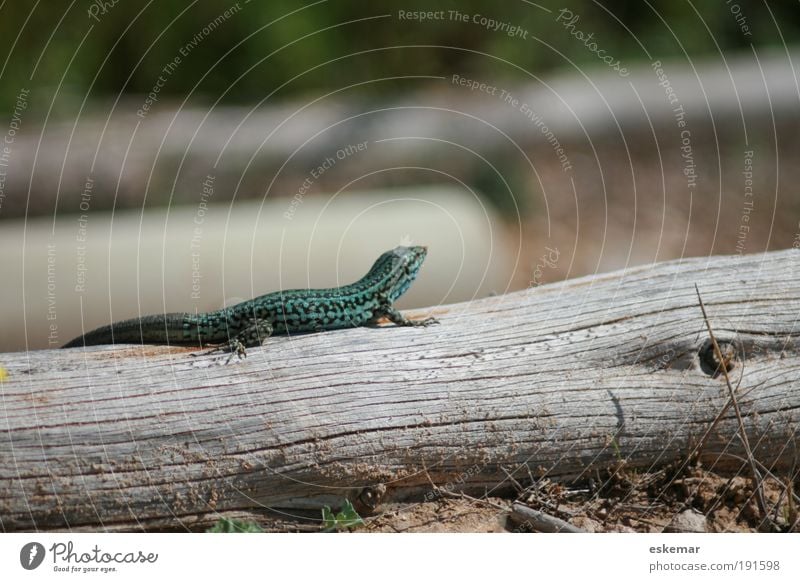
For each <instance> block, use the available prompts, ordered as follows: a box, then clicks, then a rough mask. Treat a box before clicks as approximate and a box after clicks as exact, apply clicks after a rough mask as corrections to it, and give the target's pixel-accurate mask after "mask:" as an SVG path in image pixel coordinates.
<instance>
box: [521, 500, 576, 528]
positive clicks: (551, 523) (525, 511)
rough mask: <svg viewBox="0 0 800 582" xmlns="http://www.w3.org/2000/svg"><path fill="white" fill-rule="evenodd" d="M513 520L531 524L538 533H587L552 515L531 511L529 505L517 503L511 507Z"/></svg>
mask: <svg viewBox="0 0 800 582" xmlns="http://www.w3.org/2000/svg"><path fill="white" fill-rule="evenodd" d="M511 518H512V519H513V520H514V521H516V522H518V523H522V524H525V523H527V524H530V526H531V527H532V528H533V529H535V530H536V531H540V532H544V533H586V530H584V529H581V528H579V527H576V526H574V525H572V524H571V523H568V522H566V521H564V520H563V519H558V518H557V517H553V516H552V515H548V514H546V513H542V512H541V511H536V510H535V509H531V508H530V507H528V506H527V505H522V504H521V503H515V504H514V505H512V506H511Z"/></svg>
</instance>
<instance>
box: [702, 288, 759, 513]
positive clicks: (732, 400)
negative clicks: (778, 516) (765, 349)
mask: <svg viewBox="0 0 800 582" xmlns="http://www.w3.org/2000/svg"><path fill="white" fill-rule="evenodd" d="M694 289H695V291H696V292H697V300H698V301H699V302H700V310H701V311H702V312H703V320H704V321H705V322H706V328H707V329H708V336H709V337H710V338H711V344H712V345H713V346H714V355H715V356H716V357H717V361H718V362H719V363H720V366H719V369H720V370H721V371H722V375H723V376H724V377H725V385H726V386H727V387H728V395H729V397H730V404H732V405H733V410H734V411H735V412H736V419H737V420H738V421H739V438H740V439H741V440H742V445H744V450H745V454H746V455H747V462H748V464H749V465H750V472H751V473H752V474H753V481H754V485H755V494H756V502H757V503H758V509H759V510H760V511H761V515H763V516H764V519H765V520H767V522H768V523H769V524H770V525H772V521H771V520H770V517H769V511H768V510H767V503H766V501H765V500H764V490H763V483H762V477H761V473H759V471H758V468H757V467H756V463H755V459H754V458H753V451H752V450H751V449H750V441H749V440H748V439H747V431H746V430H745V427H744V420H743V419H742V412H741V410H739V403H738V402H737V400H736V393H735V391H734V389H733V386H732V385H731V379H730V376H729V375H728V366H727V364H726V363H725V358H723V356H722V350H720V349H719V344H718V343H717V338H716V337H714V331H713V330H712V329H711V322H710V321H708V314H707V313H706V306H705V305H704V304H703V298H702V297H701V296H700V289H699V288H698V286H697V283H695V285H694ZM740 382H741V380H740ZM737 388H738V385H737ZM726 407H727V405H726ZM723 410H724V409H723ZM721 414H722V413H720V415H721Z"/></svg>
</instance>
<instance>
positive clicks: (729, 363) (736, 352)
mask: <svg viewBox="0 0 800 582" xmlns="http://www.w3.org/2000/svg"><path fill="white" fill-rule="evenodd" d="M717 345H718V346H719V351H720V353H721V355H722V359H721V360H720V358H719V356H718V355H717V353H716V350H715V349H714V343H713V342H712V341H711V340H710V339H707V340H706V341H705V342H703V345H702V346H700V351H699V352H698V357H699V358H700V368H701V369H702V370H703V372H705V373H706V374H708V375H709V376H711V377H713V378H716V377H718V376H720V375H721V374H722V370H723V368H722V367H723V366H725V371H726V372H730V371H731V370H733V369H734V368H735V367H736V360H737V359H738V358H739V357H740V354H741V346H739V345H738V342H736V341H735V340H720V339H718V340H717Z"/></svg>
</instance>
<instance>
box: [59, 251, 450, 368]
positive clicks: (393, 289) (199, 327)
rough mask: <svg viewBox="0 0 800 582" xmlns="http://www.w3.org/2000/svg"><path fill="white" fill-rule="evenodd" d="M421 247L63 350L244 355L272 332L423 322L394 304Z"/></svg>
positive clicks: (143, 322) (120, 328)
mask: <svg viewBox="0 0 800 582" xmlns="http://www.w3.org/2000/svg"><path fill="white" fill-rule="evenodd" d="M427 252H428V251H427V248H426V247H419V246H415V247H397V248H395V249H393V250H391V251H387V252H385V253H383V254H382V255H381V256H380V257H378V260H377V261H375V264H374V265H372V268H371V269H370V270H369V272H368V273H367V274H366V275H364V277H362V278H361V279H359V280H358V281H356V282H355V283H352V284H350V285H345V286H344V287H335V288H331V289H293V290H290V291H277V292H275V293H268V294H266V295H262V296H260V297H256V298H255V299H251V300H249V301H243V302H242V303H239V304H237V305H234V306H232V307H227V308H225V309H220V310H217V311H211V312H209V313H167V314H162V315H147V316H144V317H137V318H135V319H127V320H125V321H119V322H116V323H113V324H111V325H106V326H103V327H99V328H97V329H95V330H93V331H90V332H89V333H87V334H85V335H82V336H80V337H77V338H75V339H74V340H72V341H71V342H69V343H68V344H66V345H65V346H64V347H65V348H75V347H82V346H92V345H99V344H120V343H158V344H161V343H163V344H194V345H205V344H220V345H222V344H227V349H230V350H231V351H235V352H237V353H238V354H239V355H240V356H242V355H244V350H245V348H247V347H255V346H259V345H261V344H263V343H264V341H265V340H266V339H267V338H268V337H269V336H271V335H274V334H291V333H303V332H315V331H324V330H333V329H343V328H347V327H358V326H362V325H370V324H374V323H376V322H377V320H378V319H380V318H382V317H386V318H388V319H389V320H390V321H392V322H393V323H395V324H396V325H402V326H427V325H431V324H434V323H438V321H437V320H435V319H434V318H428V319H425V320H419V321H412V320H410V319H406V318H405V317H404V316H403V315H402V314H401V313H400V312H399V311H397V310H396V309H395V308H394V307H393V306H392V304H393V302H394V301H396V300H397V298H398V297H400V296H401V295H402V294H403V293H405V292H406V291H407V290H408V288H409V287H410V286H411V283H412V282H413V281H414V279H415V278H416V277H417V273H419V269H420V267H421V266H422V262H423V261H424V260H425V256H426V255H427Z"/></svg>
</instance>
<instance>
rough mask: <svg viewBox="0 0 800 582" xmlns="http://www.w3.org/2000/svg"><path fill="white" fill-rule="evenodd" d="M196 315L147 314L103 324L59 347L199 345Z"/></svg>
mask: <svg viewBox="0 0 800 582" xmlns="http://www.w3.org/2000/svg"><path fill="white" fill-rule="evenodd" d="M198 337H199V334H198V330H197V322H196V316H195V315H194V314H191V313H166V314H163V315H148V316H145V317H136V318H133V319H126V320H124V321H118V322H115V323H113V324H111V325H104V326H103V327H98V328H97V329H93V330H92V331H90V332H88V333H85V334H84V335H82V336H78V337H76V338H75V339H73V340H72V341H70V342H67V343H66V344H64V345H63V346H62V347H63V348H79V347H83V346H96V345H101V344H130V343H137V344H143V343H145V344H146V343H176V344H185V343H199V339H198Z"/></svg>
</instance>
